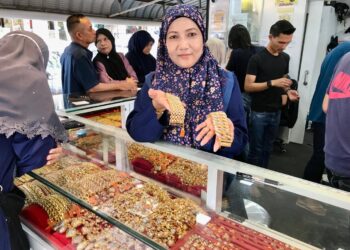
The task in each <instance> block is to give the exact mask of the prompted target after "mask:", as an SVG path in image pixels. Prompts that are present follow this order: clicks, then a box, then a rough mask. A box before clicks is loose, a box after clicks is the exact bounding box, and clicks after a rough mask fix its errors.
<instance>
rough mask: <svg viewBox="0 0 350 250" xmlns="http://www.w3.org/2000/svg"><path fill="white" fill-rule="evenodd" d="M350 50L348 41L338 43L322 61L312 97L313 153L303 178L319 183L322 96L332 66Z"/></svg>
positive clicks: (332, 68)
mask: <svg viewBox="0 0 350 250" xmlns="http://www.w3.org/2000/svg"><path fill="white" fill-rule="evenodd" d="M348 52H350V42H344V43H341V44H339V45H338V46H337V47H336V48H335V49H333V50H332V51H331V52H330V53H328V55H327V56H326V57H325V59H324V60H323V62H322V66H321V70H320V75H319V77H318V80H317V84H316V89H315V93H314V95H313V97H312V101H311V106H310V111H309V117H308V119H309V120H310V121H312V130H313V153H312V156H311V158H310V160H309V162H308V163H307V165H306V167H305V171H304V179H306V180H309V181H313V182H317V183H320V182H321V180H322V175H323V172H324V170H325V163H324V157H325V156H324V151H323V148H324V140H325V129H326V127H325V123H326V116H325V113H324V112H323V110H322V102H323V98H324V96H325V94H326V90H327V88H328V86H329V83H330V81H331V79H332V76H333V73H334V68H335V66H336V65H337V63H338V62H339V60H340V59H341V58H342V57H343V56H344V55H345V54H346V53H348Z"/></svg>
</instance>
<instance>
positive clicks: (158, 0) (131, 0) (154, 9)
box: [0, 0, 207, 21]
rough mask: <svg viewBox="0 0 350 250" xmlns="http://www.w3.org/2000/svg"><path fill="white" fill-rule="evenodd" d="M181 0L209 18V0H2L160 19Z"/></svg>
mask: <svg viewBox="0 0 350 250" xmlns="http://www.w3.org/2000/svg"><path fill="white" fill-rule="evenodd" d="M179 3H185V4H191V5H195V6H197V7H199V8H200V9H201V11H202V15H203V17H204V18H206V7H207V0H138V1H136V0H0V9H13V10H23V11H36V12H46V13H57V14H66V15H69V14H73V13H83V14H85V15H87V16H91V17H103V18H126V19H137V20H144V21H159V20H161V18H162V17H163V15H164V13H165V10H166V9H167V8H169V7H171V6H174V5H176V4H179Z"/></svg>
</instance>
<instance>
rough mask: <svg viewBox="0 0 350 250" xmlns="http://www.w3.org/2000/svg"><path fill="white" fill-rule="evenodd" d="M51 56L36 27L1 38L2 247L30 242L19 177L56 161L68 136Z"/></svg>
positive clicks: (15, 248) (14, 249)
mask: <svg viewBox="0 0 350 250" xmlns="http://www.w3.org/2000/svg"><path fill="white" fill-rule="evenodd" d="M48 58H49V50H48V47H47V45H46V44H45V42H44V40H43V39H41V38H40V37H39V36H37V35H35V34H34V33H32V32H28V31H14V32H11V33H8V34H7V35H5V36H4V37H3V38H1V39H0V249H1V250H10V249H11V250H22V249H23V250H24V249H29V247H30V246H29V242H28V240H27V238H26V235H25V233H24V231H23V230H22V227H21V223H20V220H19V216H18V215H19V213H20V211H21V209H22V207H23V206H24V198H25V195H24V193H23V192H22V191H20V190H19V189H18V188H16V186H15V185H14V183H13V180H14V177H16V176H21V175H23V174H25V173H27V172H29V171H31V170H33V169H35V168H39V167H41V166H44V165H45V164H50V155H51V154H52V152H53V151H54V150H55V147H56V144H57V142H61V141H66V139H67V135H66V133H65V130H64V128H63V126H62V124H61V123H60V121H59V118H58V117H57V115H56V113H55V108H54V104H53V100H52V95H51V92H50V89H49V85H48V83H47V77H46V71H45V69H46V66H47V62H48ZM51 156H52V155H51ZM51 159H52V158H51Z"/></svg>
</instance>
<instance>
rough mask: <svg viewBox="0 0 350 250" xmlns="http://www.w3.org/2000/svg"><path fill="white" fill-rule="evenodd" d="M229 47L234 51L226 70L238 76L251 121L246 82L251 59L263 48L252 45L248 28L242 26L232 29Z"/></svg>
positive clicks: (238, 25) (235, 26) (249, 99)
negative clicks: (245, 88) (245, 87)
mask: <svg viewBox="0 0 350 250" xmlns="http://www.w3.org/2000/svg"><path fill="white" fill-rule="evenodd" d="M228 46H229V48H230V49H232V51H231V55H230V59H229V61H228V63H227V65H226V69H227V70H229V71H232V72H234V73H235V75H236V76H237V79H238V82H239V87H240V89H241V93H242V96H243V105H244V110H245V111H246V114H247V119H249V113H250V103H251V98H250V94H249V93H246V92H245V91H244V81H245V76H246V73H247V67H248V62H249V60H250V58H251V57H252V56H253V55H254V54H255V53H257V52H258V51H260V50H262V49H263V48H262V47H259V46H255V45H253V44H252V43H251V39H250V34H249V32H248V30H247V28H246V27H244V26H243V25H241V24H236V25H234V26H233V27H232V28H231V30H230V33H229V37H228Z"/></svg>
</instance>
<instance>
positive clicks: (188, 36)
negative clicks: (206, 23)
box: [166, 17, 203, 68]
mask: <svg viewBox="0 0 350 250" xmlns="http://www.w3.org/2000/svg"><path fill="white" fill-rule="evenodd" d="M166 47H167V49H168V54H169V57H170V59H171V60H172V61H173V63H175V64H176V65H177V66H179V67H181V68H191V67H192V66H193V65H195V64H196V63H197V62H198V60H199V58H200V57H201V56H202V54H203V36H202V33H201V31H200V30H199V28H198V26H197V24H196V23H195V22H193V21H192V20H191V19H189V18H187V17H180V18H178V19H176V20H175V21H173V22H172V23H171V25H170V27H169V29H168V33H167V35H166Z"/></svg>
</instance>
